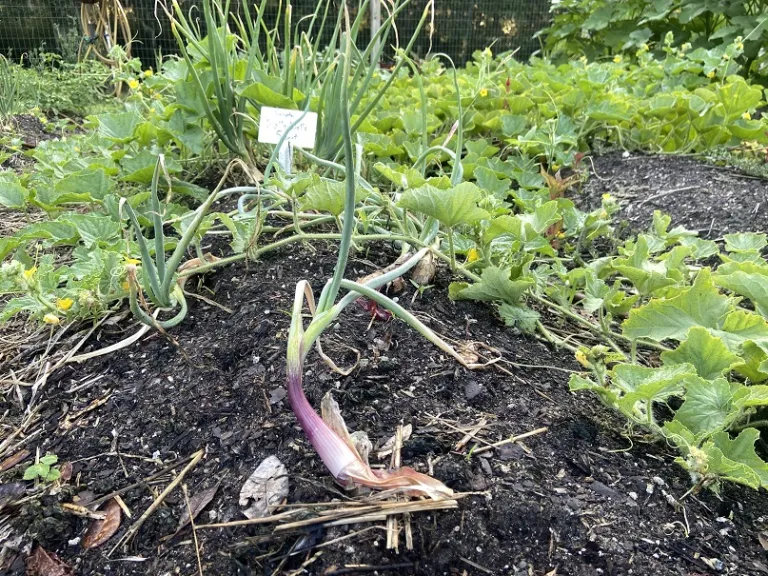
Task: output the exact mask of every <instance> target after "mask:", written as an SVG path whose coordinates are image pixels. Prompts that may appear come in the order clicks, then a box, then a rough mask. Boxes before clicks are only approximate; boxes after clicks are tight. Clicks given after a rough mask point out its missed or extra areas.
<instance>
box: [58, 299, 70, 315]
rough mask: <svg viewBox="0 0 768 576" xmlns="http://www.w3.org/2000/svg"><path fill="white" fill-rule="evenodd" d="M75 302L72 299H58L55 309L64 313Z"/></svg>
mask: <svg viewBox="0 0 768 576" xmlns="http://www.w3.org/2000/svg"><path fill="white" fill-rule="evenodd" d="M74 303H75V301H74V300H72V298H59V299H58V300H56V308H58V309H59V310H61V311H62V312H66V311H67V310H69V309H70V308H72V304H74Z"/></svg>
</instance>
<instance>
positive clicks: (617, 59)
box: [613, 56, 621, 64]
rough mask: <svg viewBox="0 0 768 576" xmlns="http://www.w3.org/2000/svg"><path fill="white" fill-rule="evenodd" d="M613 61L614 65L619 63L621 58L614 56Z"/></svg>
mask: <svg viewBox="0 0 768 576" xmlns="http://www.w3.org/2000/svg"><path fill="white" fill-rule="evenodd" d="M613 61H614V62H616V64H619V63H621V56H614V57H613Z"/></svg>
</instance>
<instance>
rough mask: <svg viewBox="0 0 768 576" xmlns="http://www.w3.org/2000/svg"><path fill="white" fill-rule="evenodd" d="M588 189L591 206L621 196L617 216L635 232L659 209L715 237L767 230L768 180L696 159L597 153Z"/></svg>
mask: <svg viewBox="0 0 768 576" xmlns="http://www.w3.org/2000/svg"><path fill="white" fill-rule="evenodd" d="M588 165H589V164H588ZM584 192H585V193H586V198H587V199H588V203H589V205H590V206H592V207H596V206H599V205H600V197H601V195H602V194H604V193H606V192H609V193H611V194H613V195H614V196H616V198H617V199H618V200H619V203H620V204H621V206H622V210H621V212H619V214H618V215H617V216H618V217H619V218H621V219H625V220H626V221H627V222H628V223H629V225H630V227H631V228H632V229H634V230H644V229H646V228H647V227H648V225H649V224H650V222H651V218H652V215H653V212H654V210H661V211H662V212H664V213H666V214H669V215H670V216H672V224H673V225H683V226H685V227H686V228H688V229H690V230H696V231H698V232H699V235H700V236H701V237H702V238H707V239H711V240H716V239H717V238H720V237H722V235H723V234H728V233H731V232H747V231H749V232H752V231H755V232H765V231H768V180H765V179H762V178H757V177H754V176H746V175H744V174H740V173H737V172H733V171H730V170H727V169H723V168H721V167H718V166H715V165H713V164H707V163H705V162H702V161H701V160H698V159H696V158H692V157H684V156H646V155H642V154H631V155H626V154H622V153H613V154H608V155H605V156H602V157H598V158H595V159H594V169H592V167H590V178H589V181H588V183H587V184H586V186H585V189H584Z"/></svg>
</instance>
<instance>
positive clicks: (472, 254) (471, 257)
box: [467, 248, 480, 262]
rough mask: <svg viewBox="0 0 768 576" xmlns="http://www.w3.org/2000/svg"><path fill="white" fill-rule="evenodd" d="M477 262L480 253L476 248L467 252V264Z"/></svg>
mask: <svg viewBox="0 0 768 576" xmlns="http://www.w3.org/2000/svg"><path fill="white" fill-rule="evenodd" d="M477 260H480V252H478V250H477V248H470V249H469V250H467V262H476V261H477Z"/></svg>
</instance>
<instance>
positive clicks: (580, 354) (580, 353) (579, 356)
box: [574, 350, 592, 368]
mask: <svg viewBox="0 0 768 576" xmlns="http://www.w3.org/2000/svg"><path fill="white" fill-rule="evenodd" d="M574 356H575V357H576V361H577V362H578V363H579V364H581V365H582V366H584V368H590V367H591V366H592V365H591V364H590V363H589V360H587V355H586V354H585V353H584V350H576V353H575V354H574Z"/></svg>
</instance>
